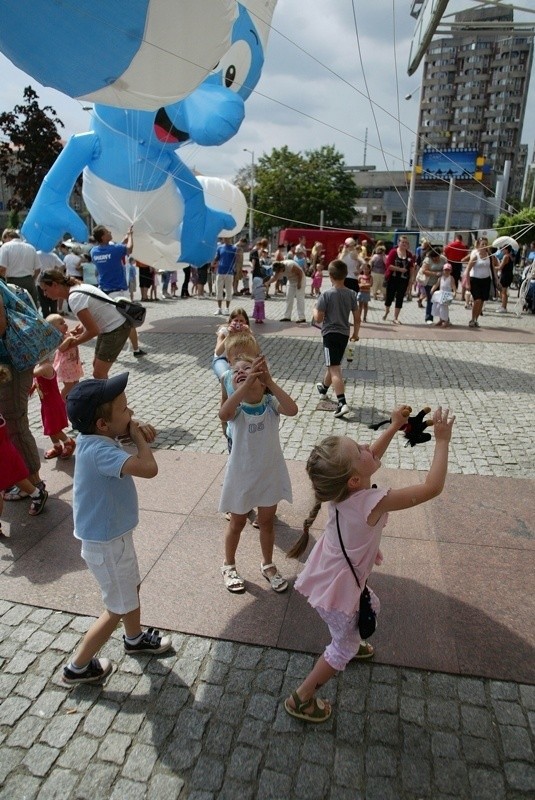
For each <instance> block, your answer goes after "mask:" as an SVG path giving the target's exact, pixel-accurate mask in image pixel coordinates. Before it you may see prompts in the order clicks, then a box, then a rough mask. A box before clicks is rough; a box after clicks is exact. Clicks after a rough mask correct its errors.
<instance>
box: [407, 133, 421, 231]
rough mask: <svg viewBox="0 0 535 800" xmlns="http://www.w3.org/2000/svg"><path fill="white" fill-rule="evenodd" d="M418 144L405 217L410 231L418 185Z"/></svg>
mask: <svg viewBox="0 0 535 800" xmlns="http://www.w3.org/2000/svg"><path fill="white" fill-rule="evenodd" d="M417 158H418V155H417V145H416V144H415V145H414V153H413V156H412V172H411V182H410V184H409V196H408V198H407V215H406V217H405V228H406V229H407V230H408V231H410V230H411V228H412V213H413V209H414V188H415V186H416V161H417Z"/></svg>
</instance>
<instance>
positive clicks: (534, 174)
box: [529, 164, 535, 208]
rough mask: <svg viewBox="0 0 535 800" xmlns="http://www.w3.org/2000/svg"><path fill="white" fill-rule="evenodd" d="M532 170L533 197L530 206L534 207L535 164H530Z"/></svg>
mask: <svg viewBox="0 0 535 800" xmlns="http://www.w3.org/2000/svg"><path fill="white" fill-rule="evenodd" d="M530 167H531V169H530V172H531V198H530V201H529V207H530V208H533V201H534V200H535V164H530Z"/></svg>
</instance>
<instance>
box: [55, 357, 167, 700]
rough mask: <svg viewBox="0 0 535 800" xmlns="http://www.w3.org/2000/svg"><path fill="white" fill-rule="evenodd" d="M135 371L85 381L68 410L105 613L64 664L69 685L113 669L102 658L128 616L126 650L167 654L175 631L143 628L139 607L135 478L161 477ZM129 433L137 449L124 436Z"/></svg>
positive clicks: (82, 509)
mask: <svg viewBox="0 0 535 800" xmlns="http://www.w3.org/2000/svg"><path fill="white" fill-rule="evenodd" d="M127 381H128V372H124V373H122V374H121V375H114V376H113V377H112V378H108V379H107V380H97V379H91V380H86V381H82V382H81V383H79V384H78V385H77V386H75V387H74V389H73V390H72V391H71V392H70V394H69V396H68V398H67V408H68V411H69V417H70V420H71V422H72V424H73V427H74V428H76V430H78V431H79V432H80V436H79V437H78V449H77V454H76V463H75V467H74V486H73V515H74V535H75V537H76V538H77V539H81V542H82V558H83V559H84V561H85V562H86V564H87V566H88V568H89V570H90V572H91V573H92V574H93V576H94V578H95V579H96V581H97V583H98V585H99V586H100V590H101V592H102V599H103V601H104V607H105V611H104V612H103V613H102V614H101V615H100V617H99V618H98V619H97V620H96V621H95V622H94V623H93V624H92V625H91V627H90V628H89V630H88V631H87V633H86V634H85V636H84V638H83V639H82V642H81V644H80V646H79V647H78V649H77V651H76V653H75V654H74V657H73V658H72V660H71V661H70V662H69V664H68V665H67V666H65V667H64V668H63V674H62V681H63V683H65V684H66V685H68V686H73V685H75V684H79V683H97V682H99V681H101V680H102V679H103V678H105V677H106V675H108V674H109V673H110V672H111V670H112V668H113V667H112V664H111V662H110V661H109V660H108V659H107V658H96V654H97V653H98V651H99V650H100V648H101V647H102V646H103V645H104V644H105V643H106V642H107V641H108V639H109V638H110V637H111V635H112V634H113V632H114V630H115V628H116V627H117V625H118V624H119V622H120V621H121V620H122V622H123V625H124V628H125V635H124V636H123V643H124V649H125V652H126V654H127V655H132V656H135V655H139V654H141V653H148V654H157V653H164V652H166V650H169V648H170V647H171V639H170V637H169V636H160V632H159V631H157V630H153V629H152V628H149V629H148V630H146V631H142V629H141V624H140V618H141V610H140V606H139V585H140V583H141V578H140V575H139V567H138V563H137V557H136V551H135V549H134V543H133V530H134V528H135V527H136V526H137V524H138V521H139V504H138V499H137V493H136V487H135V485H134V481H133V478H134V477H137V478H154V477H155V476H156V475H157V474H158V465H157V463H156V461H155V458H154V455H153V452H152V450H151V448H150V446H149V444H150V443H151V442H153V441H154V439H155V437H156V431H155V430H154V428H153V427H152V425H143V424H140V423H139V422H137V421H136V420H134V419H133V418H132V415H133V412H132V410H131V409H130V408H128V403H127V399H126V394H125V389H126V384H127ZM125 436H129V437H130V439H131V440H132V443H133V444H134V446H135V447H136V450H137V451H136V453H134V454H133V455H131V454H130V453H127V452H125V450H123V448H122V447H121V445H120V443H119V441H118V440H117V437H125Z"/></svg>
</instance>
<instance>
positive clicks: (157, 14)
mask: <svg viewBox="0 0 535 800" xmlns="http://www.w3.org/2000/svg"><path fill="white" fill-rule="evenodd" d="M1 7H2V22H1V26H0V50H1V51H2V52H3V53H4V54H5V55H6V56H7V57H8V58H9V59H10V60H11V61H12V62H13V63H14V64H15V65H16V66H17V67H19V69H22V70H23V71H24V72H26V73H27V74H28V75H31V76H32V77H33V78H35V79H36V80H38V81H39V82H40V83H42V84H43V85H44V86H51V87H53V88H54V89H57V90H58V91H60V92H63V93H64V94H68V95H70V96H71V97H74V98H77V99H79V100H84V101H91V102H93V103H101V104H104V105H110V106H120V107H122V108H136V109H147V110H156V109H157V108H160V107H161V106H163V105H167V104H168V103H174V102H176V101H177V100H180V99H181V98H183V97H186V95H188V94H189V93H190V92H191V91H192V90H193V89H195V87H196V86H198V85H199V84H200V83H201V81H203V80H204V79H205V77H206V76H207V75H208V73H209V72H210V71H211V70H212V69H213V66H214V64H216V63H217V61H219V59H220V58H221V57H222V56H223V55H224V54H225V53H226V52H227V51H228V49H229V46H230V34H231V31H232V26H233V24H234V20H235V17H236V0H75V2H73V0H54V2H51V0H2V4H1Z"/></svg>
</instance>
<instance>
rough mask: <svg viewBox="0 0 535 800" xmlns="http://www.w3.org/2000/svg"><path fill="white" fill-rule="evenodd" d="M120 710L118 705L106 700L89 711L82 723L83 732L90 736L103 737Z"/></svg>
mask: <svg viewBox="0 0 535 800" xmlns="http://www.w3.org/2000/svg"><path fill="white" fill-rule="evenodd" d="M119 709H120V705H119V704H118V703H114V702H111V701H110V700H106V701H105V702H102V703H99V704H98V706H95V707H94V708H92V709H91V711H90V712H89V714H88V715H87V717H86V718H85V721H84V732H85V733H89V734H91V735H92V736H104V734H105V733H106V731H107V730H108V728H109V727H110V725H111V723H112V722H113V720H114V719H115V715H116V714H117V712H118V711H119Z"/></svg>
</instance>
